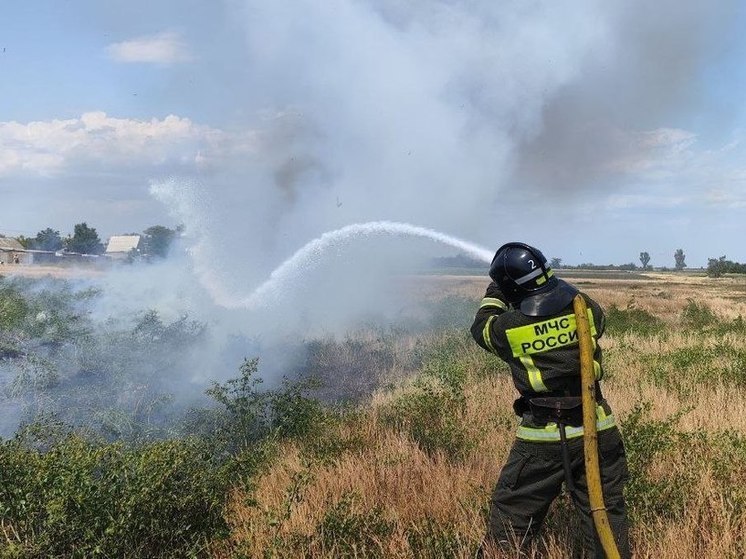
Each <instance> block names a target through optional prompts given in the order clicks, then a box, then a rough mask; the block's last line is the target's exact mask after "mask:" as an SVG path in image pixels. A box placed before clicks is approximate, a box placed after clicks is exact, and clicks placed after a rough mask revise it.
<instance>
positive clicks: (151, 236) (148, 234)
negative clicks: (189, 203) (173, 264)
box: [143, 225, 179, 258]
mask: <svg viewBox="0 0 746 559" xmlns="http://www.w3.org/2000/svg"><path fill="white" fill-rule="evenodd" d="M178 232H179V228H176V229H175V230H174V229H169V228H168V227H164V226H163V225H153V226H152V227H148V228H147V229H146V230H145V231H143V252H144V253H145V255H146V256H158V257H160V258H165V257H166V256H167V255H168V249H169V248H170V247H171V243H172V242H173V240H174V238H175V237H176V234H177V233H178Z"/></svg>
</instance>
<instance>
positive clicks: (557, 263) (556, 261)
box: [549, 257, 562, 268]
mask: <svg viewBox="0 0 746 559" xmlns="http://www.w3.org/2000/svg"><path fill="white" fill-rule="evenodd" d="M549 267H550V268H561V267H562V259H561V258H557V257H554V258H552V259H551V260H550V261H549Z"/></svg>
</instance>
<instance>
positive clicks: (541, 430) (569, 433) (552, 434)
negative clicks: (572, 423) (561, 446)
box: [516, 405, 616, 442]
mask: <svg viewBox="0 0 746 559" xmlns="http://www.w3.org/2000/svg"><path fill="white" fill-rule="evenodd" d="M596 417H597V418H598V419H597V420H596V429H597V430H598V431H605V430H606V429H611V428H612V427H614V426H615V425H616V421H615V420H614V416H613V415H612V414H609V415H606V411H605V410H604V409H603V407H602V406H600V405H599V406H597V407H596ZM516 436H517V437H518V438H519V439H522V440H524V441H538V442H555V441H559V440H561V439H560V432H559V427H558V426H557V424H556V423H547V425H546V426H545V427H526V426H524V425H521V426H519V427H518V432H517V433H516ZM565 436H566V437H567V438H568V439H574V438H577V437H582V436H583V428H582V427H565Z"/></svg>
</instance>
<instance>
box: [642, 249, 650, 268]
mask: <svg viewBox="0 0 746 559" xmlns="http://www.w3.org/2000/svg"><path fill="white" fill-rule="evenodd" d="M640 262H641V263H642V269H643V270H647V268H648V262H650V255H649V254H648V253H647V252H641V253H640Z"/></svg>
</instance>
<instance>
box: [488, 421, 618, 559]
mask: <svg viewBox="0 0 746 559" xmlns="http://www.w3.org/2000/svg"><path fill="white" fill-rule="evenodd" d="M567 444H568V446H569V451H570V459H571V469H572V476H573V481H574V483H575V490H574V491H573V492H572V493H571V496H572V500H573V502H574V504H575V506H576V508H577V509H578V510H579V512H580V516H581V526H582V530H583V539H584V548H585V550H586V554H587V555H588V556H590V557H593V558H599V559H603V558H604V552H603V548H602V547H601V542H600V541H599V539H598V535H597V533H596V529H595V526H594V525H593V518H592V517H591V511H590V503H589V499H588V485H587V483H586V478H585V464H584V459H583V438H582V437H579V438H574V439H570V440H569V441H568V443H567ZM598 447H599V462H600V464H601V483H602V487H603V494H604V503H605V505H606V511H607V514H608V516H609V524H610V525H611V529H612V531H613V533H614V538H615V540H616V542H617V547H618V549H619V553H620V555H621V557H622V558H623V559H624V558H629V557H630V556H631V553H630V547H629V529H628V525H627V515H626V510H625V504H624V496H623V494H622V489H623V488H624V483H625V482H626V481H627V477H628V473H627V459H626V456H625V454H624V444H623V443H622V439H621V436H620V434H619V431H618V429H616V428H612V429H607V430H604V431H601V432H599V433H598ZM564 480H565V473H564V469H563V466H562V450H561V447H560V443H559V442H556V443H555V442H528V441H523V440H520V439H516V441H515V443H514V444H513V448H512V449H511V451H510V455H509V456H508V460H507V462H506V463H505V466H504V467H503V469H502V472H501V473H500V478H499V480H498V482H497V486H496V487H495V491H494V493H493V494H492V499H491V502H490V518H489V532H488V540H491V542H492V543H493V544H494V545H497V546H498V547H499V548H503V549H511V550H515V549H516V546H520V547H521V548H528V547H530V546H531V544H532V543H533V539H534V537H535V536H536V535H537V533H538V531H539V529H540V528H541V525H542V523H543V521H544V517H545V516H546V513H547V510H548V509H549V505H550V504H551V503H552V501H553V500H554V499H555V498H556V497H557V496H558V495H559V494H560V491H561V490H562V483H563V481H564Z"/></svg>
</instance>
